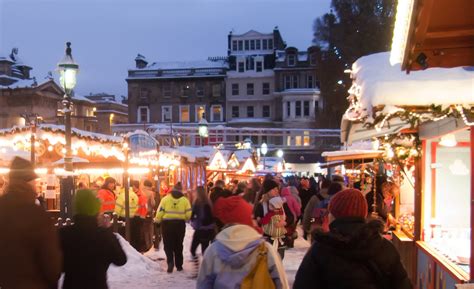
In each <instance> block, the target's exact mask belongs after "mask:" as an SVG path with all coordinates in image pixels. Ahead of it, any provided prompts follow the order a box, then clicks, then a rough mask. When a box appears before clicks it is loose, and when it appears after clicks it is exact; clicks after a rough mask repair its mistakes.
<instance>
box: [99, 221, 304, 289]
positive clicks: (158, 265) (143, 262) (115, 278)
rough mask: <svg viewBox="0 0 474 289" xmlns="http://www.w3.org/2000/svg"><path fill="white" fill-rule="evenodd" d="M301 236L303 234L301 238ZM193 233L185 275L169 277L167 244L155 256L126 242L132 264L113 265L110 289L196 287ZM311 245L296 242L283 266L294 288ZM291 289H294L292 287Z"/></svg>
mask: <svg viewBox="0 0 474 289" xmlns="http://www.w3.org/2000/svg"><path fill="white" fill-rule="evenodd" d="M300 235H301V234H300ZM192 236H193V229H192V228H191V226H189V225H188V226H187V228H186V236H185V238H184V259H185V263H184V266H183V267H184V271H182V272H177V271H174V272H173V273H172V274H168V273H166V267H167V266H166V260H165V253H164V251H163V243H161V244H160V250H159V251H157V252H155V251H154V249H152V250H150V251H149V252H147V253H146V254H145V256H143V255H141V254H140V253H138V252H137V251H135V250H134V249H133V248H132V247H131V246H130V245H129V244H128V242H126V241H125V240H124V239H123V238H121V237H119V238H120V243H121V244H122V247H123V248H124V250H125V252H126V253H127V257H128V262H127V264H126V265H125V266H122V267H116V266H113V265H111V266H110V268H109V271H108V283H109V288H110V289H152V288H153V289H155V288H166V289H184V288H186V289H192V288H195V287H196V280H194V279H190V278H189V276H190V274H191V272H192V269H191V268H192V264H191V263H190V262H189V260H190V256H191V254H190V253H189V248H190V246H191V239H192ZM308 247H309V243H308V242H307V241H305V240H304V239H302V238H301V237H300V238H298V240H296V242H295V248H293V249H290V250H287V251H286V253H285V259H284V260H283V265H284V267H285V270H286V272H287V275H288V280H289V282H290V286H292V284H293V280H294V278H295V274H296V270H298V267H299V265H300V263H301V260H302V259H303V256H304V254H305V253H306V250H307V249H308ZM199 250H200V248H198V252H200V251H199ZM290 288H291V287H290Z"/></svg>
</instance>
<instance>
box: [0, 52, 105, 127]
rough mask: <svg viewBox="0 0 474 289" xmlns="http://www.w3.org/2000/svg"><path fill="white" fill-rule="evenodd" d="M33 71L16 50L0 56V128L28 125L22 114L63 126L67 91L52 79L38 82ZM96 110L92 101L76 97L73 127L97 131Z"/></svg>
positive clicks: (74, 98)
mask: <svg viewBox="0 0 474 289" xmlns="http://www.w3.org/2000/svg"><path fill="white" fill-rule="evenodd" d="M31 70H32V67H31V66H28V65H27V64H25V63H24V62H23V61H22V60H21V59H20V57H19V56H18V49H17V48H13V49H12V52H11V53H10V54H9V55H0V128H11V127H13V126H15V125H18V126H22V125H25V119H24V118H23V117H22V115H30V116H31V115H37V116H38V117H40V118H41V121H42V122H44V123H50V124H63V123H64V115H63V113H62V112H61V109H62V107H63V106H62V100H63V97H64V91H63V90H62V88H61V87H60V86H59V85H57V84H56V82H55V81H54V80H53V79H52V77H51V78H49V79H47V80H46V81H44V82H42V83H38V82H37V81H36V79H35V78H34V77H31V74H30V72H31ZM93 109H94V103H93V102H91V101H89V100H85V99H81V98H77V97H73V111H72V119H71V122H72V126H73V127H75V128H78V129H81V130H89V131H96V127H97V119H96V118H95V116H94V112H93Z"/></svg>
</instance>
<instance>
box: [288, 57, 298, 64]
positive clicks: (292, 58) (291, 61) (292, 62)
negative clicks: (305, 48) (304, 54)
mask: <svg viewBox="0 0 474 289" xmlns="http://www.w3.org/2000/svg"><path fill="white" fill-rule="evenodd" d="M295 64H296V57H295V55H294V54H289V55H288V66H295Z"/></svg>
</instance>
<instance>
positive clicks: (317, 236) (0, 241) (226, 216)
mask: <svg viewBox="0 0 474 289" xmlns="http://www.w3.org/2000/svg"><path fill="white" fill-rule="evenodd" d="M36 178H37V176H36V174H35V173H34V170H33V167H32V166H31V164H30V163H29V162H28V161H26V160H23V159H21V158H16V159H15V160H14V161H13V163H12V167H11V170H10V175H9V179H10V181H9V185H8V187H7V188H6V189H5V192H6V193H5V194H4V196H2V197H0V231H1V232H2V234H1V235H0V247H1V248H13V249H12V250H0V288H25V289H26V288H41V289H42V288H55V286H57V285H56V284H57V280H58V278H59V276H60V274H61V272H63V273H64V274H65V277H64V282H63V288H65V289H70V288H91V289H94V288H107V282H106V272H107V269H108V266H109V265H110V264H116V265H118V266H120V265H123V264H125V263H126V261H127V260H126V255H125V253H124V251H123V249H122V248H121V247H120V244H119V242H118V240H117V237H116V236H114V234H113V232H112V230H111V228H110V216H111V215H112V214H114V213H115V214H117V215H118V216H119V218H124V217H125V215H126V212H125V194H124V192H123V191H120V192H116V181H115V180H114V179H113V178H110V177H109V178H106V179H105V180H104V183H103V185H102V186H101V188H100V189H99V190H97V191H95V190H90V189H87V188H85V189H82V190H79V191H77V192H76V195H75V198H74V218H73V221H74V224H73V225H71V226H66V227H63V228H61V229H60V230H59V234H57V233H56V231H55V229H54V226H53V225H52V224H51V222H50V220H49V219H48V217H47V214H46V212H44V210H42V209H41V208H40V207H39V206H37V205H35V202H34V200H35V197H36V194H35V191H34V188H35V186H34V180H35V179H36ZM378 181H379V180H378ZM380 182H381V184H380V186H377V187H378V188H379V189H378V190H377V191H376V192H367V194H366V195H364V193H362V192H361V191H360V190H357V189H354V188H350V189H349V188H346V184H345V182H344V179H343V178H342V177H339V176H333V177H332V178H331V179H329V178H322V177H321V178H319V180H318V179H316V178H313V177H312V178H296V177H291V178H287V179H283V178H281V177H279V176H274V175H271V174H268V175H266V176H265V177H263V178H253V179H251V180H250V181H249V182H245V181H231V182H229V183H227V184H226V183H225V182H224V181H223V180H217V181H216V182H215V183H209V184H207V186H201V187H198V188H197V190H196V192H195V195H194V196H193V197H191V198H190V197H189V196H186V195H185V194H184V193H183V188H182V186H181V184H180V183H176V184H175V185H174V186H173V187H172V188H171V189H169V190H166V191H165V192H164V193H165V194H164V195H162V196H160V194H159V193H157V192H155V190H154V189H153V186H152V183H151V182H149V181H144V182H142V183H140V182H138V181H131V183H130V184H131V190H130V193H129V212H128V214H129V216H130V223H131V239H130V244H131V245H132V246H133V247H134V248H135V249H136V250H137V251H139V252H142V253H143V252H146V251H148V250H149V249H150V248H151V247H152V246H153V244H155V248H158V247H159V245H158V243H159V241H160V239H161V238H162V240H163V249H164V252H165V254H166V262H167V272H168V273H170V274H171V273H172V272H173V271H174V269H176V270H177V271H182V270H183V263H184V257H183V250H184V249H185V248H183V242H184V236H185V231H186V223H187V222H188V221H189V222H190V223H191V226H192V227H193V229H194V235H193V239H192V243H191V246H190V248H186V249H187V250H190V252H191V256H192V263H193V265H194V266H193V272H191V275H192V277H193V278H196V284H197V285H196V288H198V289H208V288H209V289H210V288H219V289H220V288H222V289H226V288H262V289H264V288H278V289H280V288H284V289H286V288H289V285H288V280H287V277H286V273H285V270H284V268H283V265H282V260H283V259H284V257H285V251H286V250H291V248H293V246H294V241H295V239H296V238H297V237H298V231H299V230H298V226H300V225H301V228H302V232H303V236H302V237H303V238H305V239H307V240H310V241H311V244H312V245H311V247H310V249H309V250H308V252H307V254H306V256H305V257H304V259H303V260H302V263H301V265H300V268H299V269H298V272H297V274H296V278H295V282H294V286H293V288H295V289H300V288H301V289H304V288H356V289H357V288H361V289H362V288H364V289H365V288H367V289H372V288H373V289H375V288H399V289H405V288H407V289H408V288H412V285H411V282H410V280H409V279H408V277H407V273H406V271H405V269H404V268H403V266H402V264H401V261H400V257H399V255H398V252H397V251H396V249H395V247H394V246H393V245H392V244H391V243H390V241H388V240H387V239H386V238H384V237H383V236H382V233H383V231H385V230H386V229H387V227H389V226H390V224H392V222H393V219H390V214H389V212H390V209H391V204H392V202H391V200H392V199H393V197H394V195H396V194H397V193H398V191H397V189H398V188H397V187H396V186H395V185H394V184H391V183H387V182H382V180H380ZM374 196H375V198H376V204H377V206H375V207H374V206H373V205H372V203H370V200H371V199H373V198H374ZM190 199H192V200H194V201H193V202H192V203H191V202H190ZM12 208H15V211H13V210H12ZM19 211H20V212H22V214H23V215H24V216H28V217H27V218H25V219H21V220H22V221H17V222H16V223H15V222H12V220H20V219H19V218H17V217H16V216H17V214H18V212H19ZM374 213H375V214H374ZM20 215H21V214H20ZM377 216H378V217H377ZM375 217H377V218H375ZM14 246H16V247H14ZM199 246H200V247H201V248H200V251H201V253H202V256H201V257H200V256H199V253H198V247H199ZM84 276H87V278H84ZM255 284H258V287H255V286H256V285H255Z"/></svg>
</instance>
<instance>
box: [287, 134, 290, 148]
mask: <svg viewBox="0 0 474 289" xmlns="http://www.w3.org/2000/svg"><path fill="white" fill-rule="evenodd" d="M286 145H287V146H291V135H289V136H287V137H286Z"/></svg>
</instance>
